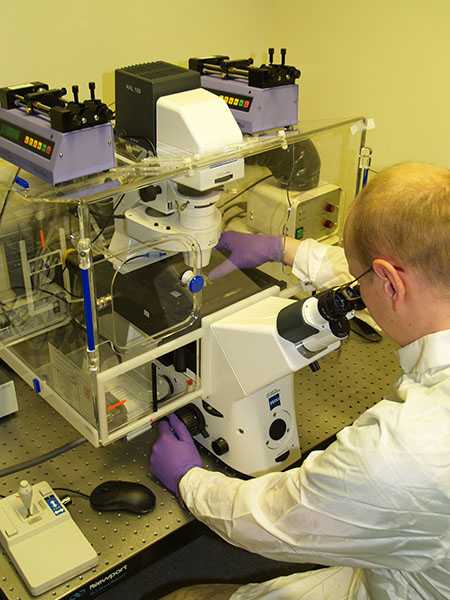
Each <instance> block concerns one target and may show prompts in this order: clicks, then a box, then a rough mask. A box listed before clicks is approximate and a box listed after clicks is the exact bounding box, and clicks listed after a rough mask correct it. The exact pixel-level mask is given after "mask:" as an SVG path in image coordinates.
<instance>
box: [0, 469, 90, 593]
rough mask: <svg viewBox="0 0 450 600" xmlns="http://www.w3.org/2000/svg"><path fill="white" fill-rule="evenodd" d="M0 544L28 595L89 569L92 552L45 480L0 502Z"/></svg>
mask: <svg viewBox="0 0 450 600" xmlns="http://www.w3.org/2000/svg"><path fill="white" fill-rule="evenodd" d="M0 541H1V543H2V546H3V547H4V549H5V550H6V552H7V553H8V555H9V557H10V558H11V560H12V562H13V563H14V566H15V567H16V569H17V570H18V572H19V573H20V575H21V577H22V578H23V580H24V582H25V584H26V585H27V586H28V588H29V590H30V592H31V593H32V594H33V596H38V595H39V594H43V593H44V592H46V591H47V590H50V589H51V588H53V587H55V586H57V585H59V584H61V583H63V582H64V581H67V580H68V579H71V578H72V577H75V576H76V575H79V574H80V573H83V572H84V571H86V570H87V569H90V568H92V567H95V566H96V565H97V563H98V556H97V552H96V551H95V550H94V548H93V547H92V546H91V544H90V543H89V542H88V540H87V539H86V538H85V536H84V535H83V533H82V532H81V531H80V529H79V528H78V526H77V525H76V523H75V522H74V521H73V519H72V517H71V516H70V514H69V512H68V511H67V509H66V508H65V507H64V506H63V504H62V502H61V500H60V499H59V498H58V496H57V495H56V494H55V492H54V491H53V490H52V488H51V487H50V486H49V484H48V483H47V482H46V481H41V482H40V483H37V484H35V485H33V486H31V485H30V484H29V483H28V482H27V481H25V480H24V481H22V482H21V483H20V487H19V491H18V492H17V493H16V494H12V495H11V496H7V497H6V498H3V499H2V500H0Z"/></svg>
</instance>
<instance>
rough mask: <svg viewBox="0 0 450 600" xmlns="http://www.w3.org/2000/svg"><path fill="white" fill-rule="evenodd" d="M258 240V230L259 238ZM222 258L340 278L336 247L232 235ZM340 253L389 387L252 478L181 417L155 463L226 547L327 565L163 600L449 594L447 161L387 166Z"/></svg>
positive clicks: (310, 277) (305, 277) (166, 433)
mask: <svg viewBox="0 0 450 600" xmlns="http://www.w3.org/2000/svg"><path fill="white" fill-rule="evenodd" d="M257 238H260V239H257ZM221 244H222V246H223V247H227V248H228V249H229V250H231V252H232V253H231V256H230V258H229V259H228V260H227V261H226V262H225V264H224V265H223V266H222V265H221V267H219V268H221V271H220V272H219V273H217V272H216V273H213V275H212V277H213V278H214V277H216V276H219V275H224V273H225V272H227V271H231V270H232V269H234V268H237V267H244V266H248V265H252V266H254V264H255V263H257V262H259V263H261V262H264V261H267V260H284V261H285V262H286V263H288V264H292V265H293V271H294V273H295V275H297V276H298V277H299V279H300V280H301V281H304V282H308V281H309V282H312V283H313V284H314V285H315V286H316V287H317V289H320V288H321V287H327V286H329V285H335V284H338V283H343V281H345V278H346V277H350V275H349V273H348V271H346V267H345V263H344V258H343V253H342V250H341V249H339V248H332V247H328V246H325V245H323V244H319V243H317V242H315V241H313V240H305V241H303V242H297V241H295V240H292V239H287V240H286V241H285V245H284V246H283V244H282V241H281V238H272V237H270V238H269V236H257V235H256V236H245V235H243V234H234V233H231V232H230V233H229V234H225V235H224V236H223V239H222V240H221ZM344 247H345V258H346V259H347V262H348V269H349V271H350V274H351V275H352V276H353V277H356V278H359V279H360V288H361V296H362V298H363V300H364V302H365V304H366V306H367V308H368V310H369V312H370V313H371V315H372V317H373V318H374V319H375V321H376V322H377V323H378V324H379V326H380V327H381V328H382V329H383V330H384V331H385V332H386V333H387V334H388V335H390V336H391V337H392V338H393V339H394V340H396V341H397V342H398V343H399V345H400V350H399V351H398V358H399V361H400V364H401V367H402V369H403V375H402V376H401V377H400V378H399V380H398V381H397V382H396V384H395V385H394V387H393V389H392V391H391V392H390V393H389V395H388V397H386V398H384V399H382V400H381V401H380V402H379V403H378V404H377V405H376V406H374V407H373V408H371V409H369V410H367V411H366V412H365V413H364V414H363V415H361V416H360V417H359V418H358V419H357V420H356V421H355V422H354V423H353V425H352V426H350V427H346V428H345V429H343V430H342V431H341V432H340V433H339V434H338V435H337V439H336V441H335V442H334V443H332V444H331V445H330V446H329V447H328V448H327V449H326V450H324V451H320V452H313V453H311V454H310V455H309V456H308V457H307V458H306V460H305V461H304V463H303V464H302V466H301V467H300V468H298V469H291V470H288V471H286V472H284V473H271V474H268V475H264V476H261V477H257V478H255V479H251V480H249V481H241V480H240V479H236V478H232V477H227V476H225V475H222V474H220V473H215V472H210V471H207V470H205V469H202V468H201V460H200V457H199V455H198V453H197V450H196V448H195V445H194V444H193V442H192V439H191V437H190V435H189V434H188V432H187V430H186V429H185V427H184V425H183V424H182V423H181V422H180V421H179V420H177V418H176V417H175V416H173V415H172V416H171V421H170V423H171V426H172V427H171V428H170V427H169V424H168V423H167V422H166V423H161V425H160V437H159V439H158V441H157V442H156V443H155V445H154V447H153V451H152V455H151V463H150V464H151V470H152V471H153V473H154V474H155V475H156V476H157V477H158V478H159V479H160V480H161V481H162V483H163V484H164V485H166V486H167V487H169V488H170V489H171V490H173V491H174V492H175V493H177V494H179V495H180V496H181V498H182V499H183V501H184V502H185V504H186V506H187V507H188V509H189V510H190V511H191V512H192V514H193V515H194V516H195V517H197V518H198V519H199V520H201V521H203V522H204V523H206V524H207V525H208V526H209V527H210V528H211V529H212V530H213V531H215V532H217V533H218V534H219V535H220V536H222V537H223V538H224V539H226V540H228V541H229V542H231V543H232V544H234V545H236V546H240V547H242V548H246V549H248V550H250V551H252V552H256V553H258V554H261V555H263V556H266V557H269V558H272V559H275V560H285V561H289V562H299V563H315V564H319V565H329V566H328V567H324V568H321V569H318V570H315V571H310V572H303V573H296V574H293V575H289V576H287V577H282V578H277V579H274V580H272V581H269V582H265V583H260V584H249V585H244V586H236V585H229V586H222V585H218V586H216V587H211V586H193V587H190V588H184V589H182V590H179V591H178V592H175V593H174V594H173V595H170V596H168V598H171V599H172V598H173V599H175V598H176V599H177V600H178V599H181V598H183V599H197V600H199V599H202V598H215V599H216V598H217V599H221V600H225V599H226V600H228V599H232V600H243V599H251V600H257V599H258V600H259V599H260V598H266V599H267V598H269V599H273V600H275V599H283V600H291V599H292V600H294V599H296V600H297V599H300V598H301V599H304V600H324V599H330V600H331V599H332V600H344V599H348V600H350V599H351V600H363V599H370V600H387V599H389V600H393V599H396V600H397V599H402V600H406V599H408V600H413V599H414V600H416V599H417V600H418V599H422V600H423V599H427V600H435V599H436V600H437V599H444V598H447V599H448V598H450V171H447V170H446V169H440V168H438V167H434V166H432V165H423V164H417V163H408V164H402V165H397V166H395V167H392V168H390V169H387V170H386V171H384V172H383V173H381V174H379V175H377V176H375V177H374V178H373V179H372V180H371V181H370V182H369V184H368V185H367V186H366V187H365V188H364V190H363V191H362V192H361V193H360V194H359V196H358V198H357V199H356V200H355V202H354V205H353V207H352V210H351V211H350V214H349V217H348V219H347V223H346V227H345V233H344Z"/></svg>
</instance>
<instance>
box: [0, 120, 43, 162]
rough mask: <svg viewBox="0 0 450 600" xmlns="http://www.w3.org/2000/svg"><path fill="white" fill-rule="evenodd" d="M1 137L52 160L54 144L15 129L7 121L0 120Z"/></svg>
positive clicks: (20, 129)
mask: <svg viewBox="0 0 450 600" xmlns="http://www.w3.org/2000/svg"><path fill="white" fill-rule="evenodd" d="M0 137H3V138H6V139H8V140H10V141H12V142H14V143H15V144H18V145H19V146H22V147H23V148H27V149H28V150H31V151H32V152H34V153H35V154H38V155H39V156H43V157H44V158H47V159H50V157H51V155H52V151H53V147H54V143H53V142H50V141H48V140H46V139H44V138H42V137H40V136H38V135H36V134H35V133H31V132H29V131H25V130H24V129H22V128H19V127H15V126H14V125H11V124H10V123H8V122H7V121H2V120H0Z"/></svg>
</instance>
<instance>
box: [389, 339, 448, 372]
mask: <svg viewBox="0 0 450 600" xmlns="http://www.w3.org/2000/svg"><path fill="white" fill-rule="evenodd" d="M397 356H398V359H399V361H400V366H401V367H402V369H403V371H404V373H410V372H412V371H415V372H417V371H418V372H421V373H423V372H424V371H427V370H428V369H435V368H436V367H443V366H445V365H450V329H446V330H444V331H437V332H436V333H430V334H429V335H425V336H423V337H421V338H419V339H418V340H415V341H414V342H411V343H410V344H408V345H407V346H404V347H403V348H400V349H399V350H397Z"/></svg>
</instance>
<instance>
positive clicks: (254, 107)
mask: <svg viewBox="0 0 450 600" xmlns="http://www.w3.org/2000/svg"><path fill="white" fill-rule="evenodd" d="M201 84H202V87H203V88H205V89H207V90H209V91H210V92H214V93H215V94H217V95H218V96H221V97H222V98H223V99H224V100H225V102H226V103H227V104H228V107H229V108H230V110H231V112H232V114H233V116H234V118H235V119H236V121H237V124H238V125H239V127H240V129H241V131H242V132H243V133H258V132H260V131H267V130H269V129H276V128H278V127H289V126H291V125H297V123H298V85H297V84H290V85H281V86H278V87H266V88H259V87H253V86H250V85H248V83H246V82H245V81H240V80H237V79H222V78H221V77H220V76H216V75H202V77H201Z"/></svg>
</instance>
